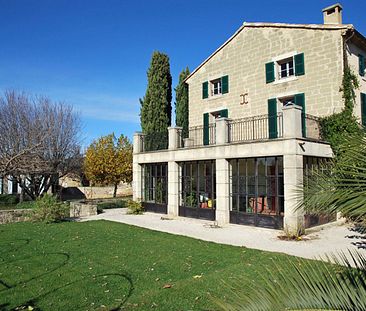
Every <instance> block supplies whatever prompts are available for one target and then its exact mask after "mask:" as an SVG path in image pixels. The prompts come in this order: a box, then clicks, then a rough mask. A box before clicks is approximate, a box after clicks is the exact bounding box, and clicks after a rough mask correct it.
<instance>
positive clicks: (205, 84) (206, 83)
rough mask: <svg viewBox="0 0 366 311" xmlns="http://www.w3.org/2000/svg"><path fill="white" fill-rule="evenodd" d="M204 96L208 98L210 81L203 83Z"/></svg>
mask: <svg viewBox="0 0 366 311" xmlns="http://www.w3.org/2000/svg"><path fill="white" fill-rule="evenodd" d="M202 98H203V99H205V98H208V81H206V82H203V83H202Z"/></svg>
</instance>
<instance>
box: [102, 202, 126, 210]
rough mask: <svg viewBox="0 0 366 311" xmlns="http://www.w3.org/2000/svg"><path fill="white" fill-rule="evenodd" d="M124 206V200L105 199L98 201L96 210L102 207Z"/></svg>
mask: <svg viewBox="0 0 366 311" xmlns="http://www.w3.org/2000/svg"><path fill="white" fill-rule="evenodd" d="M124 207H126V200H113V201H109V202H108V201H106V202H100V203H98V204H97V208H98V211H102V210H104V209H109V208H124Z"/></svg>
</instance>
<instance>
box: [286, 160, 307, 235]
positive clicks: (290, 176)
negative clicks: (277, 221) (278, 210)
mask: <svg viewBox="0 0 366 311" xmlns="http://www.w3.org/2000/svg"><path fill="white" fill-rule="evenodd" d="M283 175H284V195H285V216H284V230H285V232H286V233H288V234H290V235H297V234H299V233H303V231H304V211H303V210H296V208H297V206H298V204H299V202H300V201H301V197H300V196H301V193H300V194H299V191H300V190H301V189H302V185H303V156H302V155H297V154H289V155H284V156H283Z"/></svg>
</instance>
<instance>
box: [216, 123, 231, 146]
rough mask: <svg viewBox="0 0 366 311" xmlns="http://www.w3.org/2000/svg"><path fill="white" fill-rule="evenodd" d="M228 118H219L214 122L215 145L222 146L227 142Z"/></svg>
mask: <svg viewBox="0 0 366 311" xmlns="http://www.w3.org/2000/svg"><path fill="white" fill-rule="evenodd" d="M229 120H230V119H228V118H219V119H217V120H216V145H223V144H227V143H228V142H229V126H228V121H229Z"/></svg>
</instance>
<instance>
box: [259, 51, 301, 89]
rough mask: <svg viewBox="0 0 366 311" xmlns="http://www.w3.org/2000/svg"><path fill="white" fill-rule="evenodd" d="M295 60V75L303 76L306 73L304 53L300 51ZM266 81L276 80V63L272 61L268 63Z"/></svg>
mask: <svg viewBox="0 0 366 311" xmlns="http://www.w3.org/2000/svg"><path fill="white" fill-rule="evenodd" d="M294 60H295V75H296V76H302V75H304V74H305V58H304V53H300V54H297V55H295V56H294ZM265 67H266V83H271V82H273V81H274V80H276V74H275V67H276V66H275V63H274V62H270V63H267V64H266V66H265Z"/></svg>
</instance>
